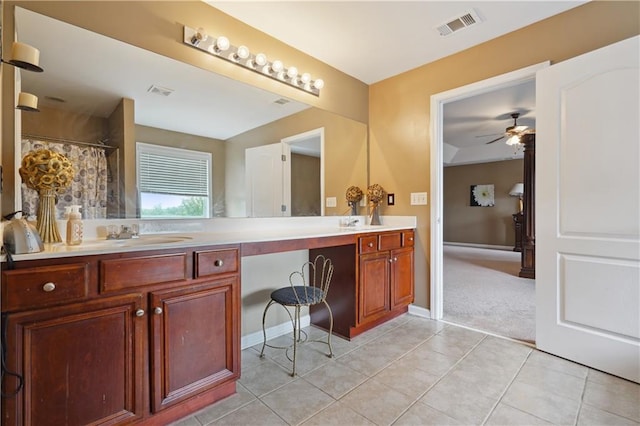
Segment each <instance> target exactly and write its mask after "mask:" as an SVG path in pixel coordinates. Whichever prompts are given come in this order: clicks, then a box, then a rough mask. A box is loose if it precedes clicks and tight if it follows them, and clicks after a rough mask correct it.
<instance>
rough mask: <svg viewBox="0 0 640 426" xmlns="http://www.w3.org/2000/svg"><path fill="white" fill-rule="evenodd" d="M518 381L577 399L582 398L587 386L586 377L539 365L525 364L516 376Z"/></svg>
mask: <svg viewBox="0 0 640 426" xmlns="http://www.w3.org/2000/svg"><path fill="white" fill-rule="evenodd" d="M516 382H522V383H527V384H529V385H532V386H536V387H538V388H541V389H546V390H547V391H548V392H550V393H553V394H555V395H560V396H563V397H566V398H571V399H575V400H580V399H581V398H582V392H583V391H584V386H585V379H584V378H579V377H576V376H571V375H569V374H565V373H560V372H558V371H555V370H549V369H548V368H545V367H542V366H539V365H524V366H523V367H522V369H521V370H520V372H519V373H518V376H517V377H516Z"/></svg>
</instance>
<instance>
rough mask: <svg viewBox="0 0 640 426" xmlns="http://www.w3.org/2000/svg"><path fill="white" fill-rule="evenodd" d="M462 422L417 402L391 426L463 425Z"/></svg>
mask: <svg viewBox="0 0 640 426" xmlns="http://www.w3.org/2000/svg"><path fill="white" fill-rule="evenodd" d="M464 424H465V423H464V422H461V421H460V420H457V419H454V418H453V417H449V416H447V415H446V414H445V413H443V412H440V411H438V410H436V409H435V408H432V407H429V406H428V405H425V404H422V403H420V402H417V403H416V404H414V405H412V406H411V408H409V409H408V410H407V411H406V412H405V413H404V414H403V415H402V416H400V418H399V419H398V421H396V422H395V423H394V424H393V425H394V426H413V425H421V426H422V425H424V426H429V425H434V426H439V425H464Z"/></svg>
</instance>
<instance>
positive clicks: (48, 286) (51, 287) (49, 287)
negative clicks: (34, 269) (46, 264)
mask: <svg viewBox="0 0 640 426" xmlns="http://www.w3.org/2000/svg"><path fill="white" fill-rule="evenodd" d="M42 289H43V290H44V291H46V292H47V293H49V292H50V291H53V290H55V289H56V285H55V284H54V283H52V282H48V283H46V284H45V285H43V286H42Z"/></svg>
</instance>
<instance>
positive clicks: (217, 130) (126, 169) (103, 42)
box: [15, 7, 366, 218]
mask: <svg viewBox="0 0 640 426" xmlns="http://www.w3.org/2000/svg"><path fill="white" fill-rule="evenodd" d="M15 18H16V27H17V29H18V38H19V40H21V41H24V42H27V43H30V44H32V45H35V46H38V48H39V49H40V50H41V63H42V64H43V66H45V67H46V70H47V72H46V76H45V77H46V78H32V76H28V75H26V73H22V74H21V79H22V80H21V85H22V90H27V91H29V92H31V93H34V94H36V95H37V96H38V97H39V98H40V109H41V112H40V113H37V114H36V113H32V114H26V113H23V114H22V133H23V134H24V135H28V136H25V137H24V138H22V139H23V140H24V141H25V142H21V141H17V144H20V145H21V146H20V147H18V146H16V156H17V157H19V156H21V152H23V150H24V149H27V150H28V149H30V148H31V147H33V146H35V145H37V144H40V145H44V144H47V145H49V146H51V145H50V144H51V143H52V142H53V143H54V144H55V146H57V147H59V149H61V150H64V151H73V150H77V151H79V152H80V154H78V155H79V156H82V157H83V158H85V157H93V156H96V157H99V158H100V159H101V161H103V163H104V164H102V165H100V166H99V167H98V166H96V167H95V168H93V167H90V166H87V167H85V168H84V169H82V170H84V172H83V173H82V174H83V175H89V176H90V177H91V179H89V180H90V181H91V182H92V183H91V184H87V186H86V187H85V188H84V189H80V190H76V191H75V193H76V195H78V196H80V197H84V198H87V197H88V196H89V195H87V194H90V193H94V192H95V190H96V189H98V190H102V191H104V195H103V196H102V198H94V199H91V200H89V201H84V203H83V204H84V205H86V206H87V207H89V208H85V209H84V210H85V217H91V215H93V217H105V216H106V217H110V218H116V217H140V216H141V215H142V216H143V217H144V216H145V214H146V213H145V212H147V213H148V207H145V206H141V205H140V202H139V201H140V199H142V198H143V197H141V192H142V191H141V190H139V180H138V176H137V175H138V173H137V165H138V159H137V158H136V143H137V142H140V143H146V144H152V145H159V146H166V147H173V148H182V149H188V150H190V151H200V152H205V153H209V154H210V155H211V159H212V160H211V163H212V166H211V170H210V172H209V176H208V182H209V186H210V193H209V197H208V201H206V202H207V203H208V207H209V210H210V212H211V215H212V216H227V215H230V216H245V215H246V212H247V209H246V195H245V194H246V186H245V163H244V157H245V150H246V149H247V148H251V147H255V146H260V145H267V144H273V143H280V142H281V141H282V140H283V139H286V138H288V137H291V136H292V135H296V134H301V133H304V132H307V131H309V130H312V129H319V128H323V129H324V137H325V138H326V143H327V147H326V148H327V149H326V150H325V153H324V154H325V155H329V156H332V157H333V160H331V161H333V165H332V163H331V162H330V161H329V160H328V159H327V158H321V159H320V162H321V163H324V166H325V167H327V168H331V169H333V166H334V165H335V166H337V167H340V163H341V162H344V161H347V163H346V164H349V167H348V168H346V169H345V168H344V167H340V170H341V176H332V177H331V178H329V177H325V179H321V180H320V186H322V185H324V191H325V192H326V191H327V190H329V188H331V189H330V190H331V191H333V193H332V194H331V195H333V196H335V195H336V194H337V195H338V196H339V195H340V194H339V193H340V192H343V191H344V189H343V187H344V188H346V187H348V186H350V185H351V184H356V185H361V186H364V185H366V126H365V125H364V124H362V123H358V122H354V121H353V120H349V119H345V118H343V117H340V116H337V115H335V114H331V113H328V112H326V111H322V110H318V109H316V108H310V107H309V106H307V105H304V104H301V103H299V102H296V101H291V100H289V99H285V98H282V97H280V96H278V95H275V94H273V93H269V92H266V91H263V90H260V89H257V88H255V87H252V86H248V85H245V84H243V83H239V82H236V81H233V80H230V79H228V78H225V77H221V76H219V75H217V74H214V73H212V72H210V71H206V70H202V69H199V68H197V67H194V66H191V65H188V64H185V63H181V62H178V61H175V60H172V59H169V58H166V57H164V56H161V55H157V54H155V53H152V52H149V51H145V50H143V49H139V48H137V47H134V46H131V45H128V44H125V43H122V42H119V41H116V40H113V39H110V38H108V37H105V36H102V35H99V34H96V33H93V32H90V31H87V30H84V29H81V28H78V27H75V26H72V25H69V24H66V23H63V22H60V21H58V20H55V19H51V18H49V17H46V16H43V15H40V14H37V13H35V12H32V11H29V10H26V9H22V8H19V7H16V17H15ZM62 49H64V52H62V51H61V50H62ZM65 52H74V54H73V55H68V54H66V53H65ZM104 58H109V60H108V61H105V60H104ZM56 142H62V143H56ZM78 142H79V143H78ZM87 143H88V145H87ZM102 145H105V146H102ZM333 145H335V146H336V149H335V150H334V149H333V148H331V147H332V146H333ZM92 150H96V151H98V154H94V153H93V152H92ZM345 154H346V155H347V156H346V157H345ZM313 155H320V154H317V153H316V154H313ZM90 171H91V173H90ZM166 171H167V172H169V175H170V176H171V178H173V179H175V173H174V170H173V169H172V170H166ZM94 172H95V173H94ZM321 173H322V172H321ZM96 177H100V179H102V180H98V182H96V183H93V182H94V181H96V179H95V178H96ZM327 179H329V180H330V181H331V182H327ZM292 180H293V181H295V180H296V178H295V176H294V177H292ZM332 185H335V186H332ZM333 188H335V190H334V189H333ZM318 191H319V192H320V196H319V197H316V198H319V200H317V203H316V206H315V207H314V208H315V211H312V210H310V209H307V210H305V211H304V212H303V213H300V214H304V215H307V214H320V213H321V212H322V207H321V205H322V202H321V201H322V199H323V197H324V194H323V193H322V189H319V190H318ZM71 195H72V196H73V194H71ZM182 195H184V194H182ZM328 195H329V194H328ZM328 195H327V196H328ZM146 198H148V197H146ZM25 199H27V197H25ZM61 200H62V203H61V202H60V201H61ZM65 200H66V199H65V197H64V196H63V197H60V199H59V200H58V204H59V206H58V208H59V209H60V210H62V209H61V207H62V205H63V204H64V202H66V201H65ZM69 202H71V201H69ZM183 202H184V201H179V203H183ZM292 202H293V200H292ZM73 203H75V201H73ZM318 204H319V205H320V208H319V210H318ZM16 205H19V202H18V201H17V202H16ZM26 207H27V208H28V209H29V211H30V212H35V210H33V209H32V208H31V207H30V206H29V205H28V204H27V205H26ZM91 207H93V208H91ZM152 207H155V206H152ZM164 207H176V206H170V205H167V206H164ZM340 209H341V206H340V205H338V207H337V208H336V210H335V211H333V212H327V214H339V213H341V212H340V211H339V210H340ZM168 211H169V214H177V213H175V212H176V209H173V210H172V209H171V208H169V209H168ZM288 212H290V213H289V214H296V212H292V210H291V207H289V209H288Z"/></svg>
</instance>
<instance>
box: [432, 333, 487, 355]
mask: <svg viewBox="0 0 640 426" xmlns="http://www.w3.org/2000/svg"><path fill="white" fill-rule="evenodd" d="M445 330H446V329H445ZM445 330H443V331H441V332H440V333H439V334H436V335H435V336H433V337H432V338H430V339H429V340H427V341H426V342H425V343H424V344H423V345H421V346H424V347H425V348H428V349H430V350H432V351H434V352H439V353H441V354H444V355H449V356H452V357H457V358H461V357H462V356H464V355H466V354H467V353H468V352H469V351H470V350H471V349H473V347H474V346H475V345H476V344H477V343H478V341H476V340H475V339H474V340H467V339H465V338H464V337H460V336H457V335H455V334H442V333H444V331H445Z"/></svg>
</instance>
